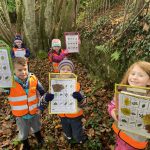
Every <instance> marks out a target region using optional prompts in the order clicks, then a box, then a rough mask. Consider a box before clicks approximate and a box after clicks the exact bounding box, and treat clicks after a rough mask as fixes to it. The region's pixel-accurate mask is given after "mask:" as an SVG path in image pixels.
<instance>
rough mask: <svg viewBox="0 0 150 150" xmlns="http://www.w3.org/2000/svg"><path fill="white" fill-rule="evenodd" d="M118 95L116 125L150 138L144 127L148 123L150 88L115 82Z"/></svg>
mask: <svg viewBox="0 0 150 150" xmlns="http://www.w3.org/2000/svg"><path fill="white" fill-rule="evenodd" d="M115 91H116V93H117V95H118V119H119V121H118V127H119V128H120V129H122V130H125V131H128V132H131V133H135V134H137V135H141V136H144V137H146V138H150V134H149V133H148V131H147V130H146V129H145V126H146V125H150V88H148V87H147V88H146V87H145V88H144V87H135V86H128V85H119V84H116V88H115Z"/></svg>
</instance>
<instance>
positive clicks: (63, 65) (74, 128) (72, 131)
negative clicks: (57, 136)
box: [58, 59, 87, 144]
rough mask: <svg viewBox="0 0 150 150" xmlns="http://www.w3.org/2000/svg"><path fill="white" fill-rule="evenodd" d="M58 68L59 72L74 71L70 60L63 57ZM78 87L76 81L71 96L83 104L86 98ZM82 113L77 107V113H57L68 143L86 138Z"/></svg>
mask: <svg viewBox="0 0 150 150" xmlns="http://www.w3.org/2000/svg"><path fill="white" fill-rule="evenodd" d="M58 70H59V72H60V73H72V72H73V71H74V65H73V63H72V62H71V61H70V60H67V59H64V60H62V61H61V62H60V63H59V65H58ZM79 87H80V86H79V83H77V89H76V92H74V93H73V95H72V96H73V97H74V98H75V99H77V101H78V105H79V106H83V105H84V104H85V103H86V99H85V97H84V96H83V95H81V93H80V92H79V90H80V89H79ZM82 115H83V110H82V109H81V108H79V107H78V111H77V113H74V114H59V116H60V119H61V124H62V128H63V131H64V133H65V135H66V138H67V140H68V142H69V143H70V144H74V143H77V144H81V143H84V142H85V141H86V140H87V135H85V133H84V131H83V128H82V121H81V119H82Z"/></svg>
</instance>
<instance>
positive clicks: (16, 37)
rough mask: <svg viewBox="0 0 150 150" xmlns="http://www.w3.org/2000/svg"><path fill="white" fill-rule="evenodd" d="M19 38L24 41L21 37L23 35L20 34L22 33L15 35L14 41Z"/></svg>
mask: <svg viewBox="0 0 150 150" xmlns="http://www.w3.org/2000/svg"><path fill="white" fill-rule="evenodd" d="M17 40H20V41H22V38H21V36H20V35H16V36H15V39H14V42H15V41H17Z"/></svg>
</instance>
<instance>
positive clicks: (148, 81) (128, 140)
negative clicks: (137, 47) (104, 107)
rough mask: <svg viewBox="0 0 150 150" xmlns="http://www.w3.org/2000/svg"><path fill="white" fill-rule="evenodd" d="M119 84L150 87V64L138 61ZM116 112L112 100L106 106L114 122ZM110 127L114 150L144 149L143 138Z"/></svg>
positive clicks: (145, 142) (145, 144)
mask: <svg viewBox="0 0 150 150" xmlns="http://www.w3.org/2000/svg"><path fill="white" fill-rule="evenodd" d="M121 84H124V85H131V86H140V87H147V86H150V63H149V62H145V61H138V62H136V63H134V64H133V65H131V66H130V68H129V69H128V70H127V72H126V74H125V76H124V77H123V79H122V81H121ZM116 111H117V108H116V103H115V99H114V100H112V101H111V102H110V103H109V104H108V112H109V114H110V115H111V116H112V117H113V119H114V120H115V121H118V118H117V114H116ZM112 127H113V130H114V132H115V133H116V134H117V135H116V145H115V150H138V149H145V148H146V146H147V139H146V138H145V137H143V136H140V135H136V134H132V133H129V132H126V131H122V130H120V129H118V127H117V126H116V125H115V124H113V126H112Z"/></svg>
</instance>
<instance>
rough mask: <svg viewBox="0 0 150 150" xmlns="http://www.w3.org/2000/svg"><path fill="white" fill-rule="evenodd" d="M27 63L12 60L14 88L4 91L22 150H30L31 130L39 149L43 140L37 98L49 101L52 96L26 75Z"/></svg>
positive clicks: (23, 60) (31, 75) (35, 79)
mask: <svg viewBox="0 0 150 150" xmlns="http://www.w3.org/2000/svg"><path fill="white" fill-rule="evenodd" d="M27 68H28V66H27V62H26V60H25V59H24V58H22V57H16V58H14V73H15V75H14V87H12V88H10V89H4V92H3V93H1V92H0V94H4V93H7V95H8V100H9V104H10V106H11V109H12V114H13V115H14V116H15V117H16V124H17V128H18V130H19V135H18V138H19V140H21V141H22V143H23V150H30V145H29V141H28V135H29V132H30V129H31V128H32V130H33V133H34V135H35V137H36V138H37V141H38V147H41V146H42V144H43V142H44V140H43V137H42V136H41V132H40V130H41V123H40V115H39V108H40V107H38V104H39V96H38V95H37V92H38V93H39V94H40V96H42V97H44V100H45V101H51V100H52V99H53V97H54V95H53V94H49V93H45V91H44V88H43V86H42V85H41V83H40V82H39V80H38V79H37V78H36V76H35V75H34V74H32V73H28V69H27Z"/></svg>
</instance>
